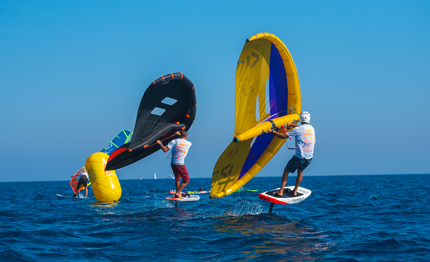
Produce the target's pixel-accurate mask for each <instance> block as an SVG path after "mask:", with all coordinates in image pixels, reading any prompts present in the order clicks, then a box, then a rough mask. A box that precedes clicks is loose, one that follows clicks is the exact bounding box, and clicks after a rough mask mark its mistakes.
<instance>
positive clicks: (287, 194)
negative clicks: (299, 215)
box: [258, 186, 312, 205]
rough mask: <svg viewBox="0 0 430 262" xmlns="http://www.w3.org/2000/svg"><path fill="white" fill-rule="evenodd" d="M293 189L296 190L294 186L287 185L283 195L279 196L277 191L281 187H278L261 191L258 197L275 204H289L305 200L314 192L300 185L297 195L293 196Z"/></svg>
mask: <svg viewBox="0 0 430 262" xmlns="http://www.w3.org/2000/svg"><path fill="white" fill-rule="evenodd" d="M293 190H294V186H288V187H285V188H284V194H283V196H278V195H277V194H276V192H277V191H279V188H276V189H273V190H270V191H267V192H264V193H261V194H260V195H258V198H260V199H263V200H265V201H267V202H270V203H273V204H281V205H288V204H297V203H299V202H302V201H303V200H305V199H306V198H308V196H310V195H311V193H312V191H310V190H309V189H306V188H304V187H299V188H298V189H297V196H293V195H292V194H291V193H292V191H293Z"/></svg>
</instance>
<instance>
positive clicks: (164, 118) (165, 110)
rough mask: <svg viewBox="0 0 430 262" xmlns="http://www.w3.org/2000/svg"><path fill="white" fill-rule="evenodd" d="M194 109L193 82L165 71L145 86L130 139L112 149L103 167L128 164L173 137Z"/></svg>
mask: <svg viewBox="0 0 430 262" xmlns="http://www.w3.org/2000/svg"><path fill="white" fill-rule="evenodd" d="M196 110H197V100H196V93H195V88H194V84H193V82H191V81H190V80H189V79H188V78H187V77H186V76H185V75H183V74H182V73H173V74H167V75H165V76H162V77H160V78H158V79H157V80H155V81H154V82H152V83H151V85H149V87H148V88H147V89H146V91H145V93H144V95H143V97H142V100H141V102H140V106H139V110H138V111H137V117H136V124H135V126H134V131H133V137H132V139H131V141H130V143H127V144H125V145H123V146H122V147H120V148H118V149H117V150H116V151H115V152H113V153H112V154H111V156H110V158H109V161H108V163H107V165H106V170H114V169H118V168H122V167H125V166H128V165H130V164H132V163H134V162H136V161H138V160H140V159H142V158H144V157H146V156H148V155H150V154H152V153H154V152H155V151H157V150H159V149H160V146H159V145H157V143H156V141H157V140H161V141H163V143H164V144H166V143H168V142H170V141H171V140H173V139H174V138H177V137H176V136H175V132H176V131H181V130H186V131H188V130H189V129H190V127H191V125H192V124H193V122H194V119H195V117H196Z"/></svg>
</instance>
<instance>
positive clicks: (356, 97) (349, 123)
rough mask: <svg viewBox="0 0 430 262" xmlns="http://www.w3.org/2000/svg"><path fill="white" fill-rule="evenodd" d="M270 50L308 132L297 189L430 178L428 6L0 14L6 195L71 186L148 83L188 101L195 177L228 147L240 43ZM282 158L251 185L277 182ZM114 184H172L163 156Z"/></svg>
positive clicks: (226, 6) (193, 4) (117, 5)
mask: <svg viewBox="0 0 430 262" xmlns="http://www.w3.org/2000/svg"><path fill="white" fill-rule="evenodd" d="M260 32H270V33H273V34H275V35H276V36H278V37H279V38H280V39H281V40H282V41H283V42H284V43H285V45H286V46H287V47H288V49H289V50H290V52H291V55H292V56H293V59H294V61H295V64H296V67H297V70H298V74H299V79H300V85H301V90H302V108H303V110H306V111H309V112H310V113H311V116H312V121H311V124H312V125H313V126H314V127H315V129H316V138H317V142H316V146H315V155H314V161H313V163H312V165H310V166H309V168H308V169H307V170H306V172H305V176H306V175H356V174H417V173H430V163H429V162H430V161H429V159H430V149H429V148H430V138H429V135H428V134H429V133H430V121H429V113H430V105H429V100H430V99H429V98H430V88H429V82H430V73H429V72H430V48H429V46H430V2H428V1H216V2H215V1H147V2H145V1H4V0H3V1H0V119H1V120H2V124H1V125H0V135H1V138H2V141H1V148H2V150H1V151H0V166H1V168H2V174H1V175H0V182H1V181H50V180H67V179H68V178H69V177H70V176H71V175H73V174H74V173H75V172H76V171H77V170H78V169H79V168H80V167H81V166H82V165H83V164H84V163H85V160H86V158H87V157H88V156H89V155H91V154H92V153H94V152H97V151H99V150H100V149H102V148H103V147H104V146H105V144H106V143H107V142H108V141H110V140H111V139H112V138H113V137H114V136H115V135H116V134H117V133H118V132H119V131H120V130H121V129H124V128H125V129H130V130H133V127H134V123H135V118H136V113H137V109H138V107H139V103H140V100H141V97H142V95H143V93H144V91H145V90H146V88H147V87H148V86H149V84H150V83H151V82H152V81H153V80H155V79H156V78H158V77H160V76H162V75H165V74H167V73H171V72H183V73H184V74H185V75H186V76H187V77H188V78H190V79H191V80H192V81H193V82H194V84H195V86H196V92H197V103H198V109H197V117H196V121H195V124H194V126H193V127H192V129H191V130H190V135H189V140H190V141H191V142H192V143H193V146H192V147H191V149H190V152H189V154H188V156H187V159H186V165H187V168H188V170H189V172H190V176H191V177H211V174H212V170H213V167H214V165H215V162H216V160H217V159H218V157H219V155H220V154H221V153H222V152H223V150H224V149H225V147H227V145H228V144H229V143H230V141H231V140H232V138H233V131H234V81H235V70H236V62H237V59H238V58H239V55H240V52H241V50H242V47H243V45H244V43H245V40H246V39H247V38H248V37H250V36H252V35H254V34H257V33H260ZM292 153H293V151H290V150H288V149H287V148H286V147H283V148H282V149H281V150H280V151H279V152H278V154H277V155H276V156H275V157H274V158H273V160H272V161H271V162H270V163H269V164H268V165H267V166H266V167H265V168H264V169H263V170H262V171H261V172H260V173H259V174H258V175H257V176H281V174H282V170H283V168H284V166H285V164H286V163H287V161H288V160H289V158H290V157H291V156H292ZM117 173H118V176H119V178H120V179H136V178H144V179H145V178H152V177H153V174H154V173H157V176H158V177H165V176H168V175H169V174H171V173H172V172H171V170H170V164H169V160H168V159H167V154H164V153H163V152H161V151H159V152H157V153H155V154H153V155H151V156H150V157H148V158H145V159H143V160H141V161H139V162H137V163H135V164H133V165H131V166H129V167H126V168H123V169H120V170H118V171H117Z"/></svg>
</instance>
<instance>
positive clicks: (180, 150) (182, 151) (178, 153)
mask: <svg viewBox="0 0 430 262" xmlns="http://www.w3.org/2000/svg"><path fill="white" fill-rule="evenodd" d="M176 134H177V135H179V136H181V138H177V139H174V140H172V141H170V143H169V144H168V145H167V147H165V146H164V145H163V143H161V141H160V140H157V143H158V144H159V145H160V147H161V149H162V150H163V151H164V152H167V151H169V150H170V149H172V164H171V166H172V170H173V173H174V174H175V185H176V193H175V197H176V198H182V194H181V192H182V190H184V188H185V186H186V185H188V183H189V182H190V177H189V175H188V170H187V168H186V167H185V163H184V159H185V157H186V156H187V154H188V149H189V148H190V147H191V142H190V141H187V138H188V134H187V131H185V130H184V131H181V132H179V131H176ZM181 178H182V183H181V184H180V180H181Z"/></svg>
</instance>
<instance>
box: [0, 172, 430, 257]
mask: <svg viewBox="0 0 430 262" xmlns="http://www.w3.org/2000/svg"><path fill="white" fill-rule="evenodd" d="M280 180H281V179H280V177H256V178H254V179H252V180H251V181H250V182H249V183H248V184H246V186H245V188H247V189H256V190H258V191H259V192H263V191H267V190H270V189H273V188H276V187H279V184H280ZM294 181H295V177H290V179H289V181H288V184H287V185H293V184H294ZM210 184H211V179H209V178H206V179H192V180H191V182H190V184H189V185H188V186H187V188H186V189H187V190H195V189H198V188H199V187H203V188H205V189H208V188H210ZM121 186H122V192H123V194H122V197H121V199H120V201H119V202H116V203H111V204H103V203H98V202H97V201H96V199H95V198H94V195H93V194H92V190H91V189H90V190H89V198H87V199H74V198H58V197H57V196H56V194H61V195H66V196H72V191H71V189H70V186H69V183H68V182H67V181H63V182H61V181H56V182H14V183H0V192H1V195H0V199H1V210H0V261H232V260H237V261H320V260H329V261H347V260H348V261H430V211H429V204H430V196H429V193H430V175H375V176H324V177H323V176H314V177H310V176H305V177H304V178H303V181H302V184H301V186H303V187H305V188H308V189H310V190H312V194H311V196H310V197H309V198H307V199H306V200H305V201H303V202H301V203H299V204H294V205H275V206H274V208H273V212H272V214H268V211H269V206H270V204H269V203H267V202H265V201H263V200H260V199H259V198H258V194H259V193H257V192H240V193H233V194H231V195H229V196H227V197H224V198H221V199H209V195H207V194H206V195H205V194H201V195H200V197H201V198H200V201H198V202H193V203H180V204H179V205H178V207H177V208H175V207H174V204H171V203H168V202H166V201H165V200H164V199H165V197H166V196H168V193H167V192H168V191H169V190H170V189H173V188H174V180H172V179H157V180H122V181H121Z"/></svg>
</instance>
